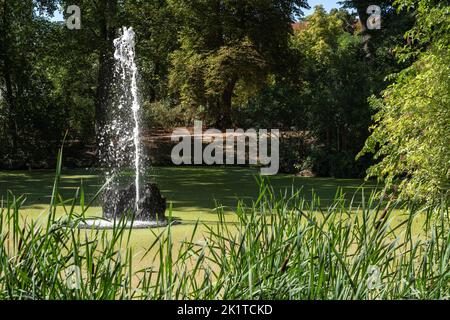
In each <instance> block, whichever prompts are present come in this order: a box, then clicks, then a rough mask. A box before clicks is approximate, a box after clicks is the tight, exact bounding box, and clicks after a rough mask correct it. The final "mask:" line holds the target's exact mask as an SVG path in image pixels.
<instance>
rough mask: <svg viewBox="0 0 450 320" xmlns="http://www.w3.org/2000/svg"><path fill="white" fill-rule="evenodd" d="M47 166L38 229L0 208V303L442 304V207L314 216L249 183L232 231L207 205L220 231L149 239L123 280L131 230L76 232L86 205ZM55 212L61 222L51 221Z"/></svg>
mask: <svg viewBox="0 0 450 320" xmlns="http://www.w3.org/2000/svg"><path fill="white" fill-rule="evenodd" d="M60 158H61V154H60V156H59V160H60ZM58 163H59V165H58V168H57V171H56V177H55V183H54V188H53V194H52V200H51V203H50V206H49V210H48V214H47V215H45V216H43V217H42V219H41V220H39V219H38V220H32V219H26V218H25V219H23V217H22V216H21V215H20V213H19V211H20V207H21V206H22V205H23V203H24V201H25V198H24V197H23V196H19V197H15V196H14V195H13V194H11V193H8V194H7V195H6V198H4V199H3V200H2V206H1V210H0V231H1V237H0V299H448V298H449V297H450V283H449V279H450V278H449V277H450V263H449V259H450V228H449V225H450V221H449V215H448V213H449V212H448V208H449V206H448V203H447V202H446V199H443V200H442V201H441V202H440V203H436V204H433V205H418V204H416V203H414V202H410V203H391V204H390V205H389V206H386V204H385V203H384V202H383V201H380V200H379V197H378V196H377V195H375V194H372V195H371V196H370V197H369V198H368V199H365V198H364V193H362V194H363V195H362V197H363V198H362V199H358V200H361V201H358V202H356V201H346V200H345V197H344V196H343V195H342V194H340V193H339V192H338V193H337V194H336V198H335V200H334V203H333V204H332V205H329V206H327V207H326V208H323V207H322V206H321V205H320V199H318V198H313V199H312V200H310V201H306V200H305V199H304V198H303V197H302V193H301V190H289V191H286V192H285V193H283V194H277V193H276V192H275V191H274V190H273V189H272V188H271V187H270V184H268V183H267V181H265V180H260V181H259V185H260V194H259V197H258V199H257V200H255V201H254V202H253V204H252V205H251V206H246V205H245V204H244V203H243V202H239V203H238V205H237V208H236V210H235V214H236V215H237V223H228V222H227V221H226V218H225V215H224V213H223V211H222V210H221V208H220V206H218V208H217V209H216V211H217V214H218V215H219V222H218V223H217V224H215V225H205V226H204V228H206V232H201V234H199V231H198V230H199V228H198V227H199V226H200V223H198V224H197V225H196V226H194V228H193V230H192V234H191V235H190V236H189V237H187V238H186V239H185V240H184V241H183V242H182V244H181V246H174V243H173V241H174V240H173V237H172V235H171V232H172V230H173V228H176V226H172V225H169V226H168V227H166V228H161V229H153V230H149V239H152V240H149V245H148V248H147V251H146V252H145V253H144V256H151V257H150V258H152V259H150V260H151V261H153V262H151V263H149V265H148V266H145V267H144V268H141V269H138V270H134V269H133V259H135V255H134V254H133V252H132V250H131V249H130V248H129V246H128V244H129V239H130V235H131V232H133V231H132V230H129V229H126V228H125V222H124V221H120V222H118V223H117V226H116V227H115V228H114V229H113V230H91V231H86V230H81V229H79V228H77V225H78V224H79V223H82V222H83V221H84V220H85V218H86V217H85V212H86V210H87V208H88V207H89V205H90V203H87V202H86V199H85V196H84V191H83V187H82V186H81V187H80V188H79V190H77V192H76V194H75V195H74V197H73V198H72V199H62V197H61V196H60V194H59V192H58V190H59V179H60V174H61V161H58ZM99 193H101V190H99ZM354 203H358V205H357V206H356V205H353V204H354ZM57 207H63V208H64V210H65V212H66V214H65V216H64V217H60V218H56V208H57ZM76 208H81V209H80V210H79V212H77V209H76ZM169 215H170V210H169ZM199 236H200V238H201V240H198V239H199ZM174 247H176V248H177V249H176V250H175V249H174Z"/></svg>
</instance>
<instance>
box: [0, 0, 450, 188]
mask: <svg viewBox="0 0 450 320" xmlns="http://www.w3.org/2000/svg"><path fill="white" fill-rule="evenodd" d="M69 4H70V5H72V4H75V5H78V6H80V8H81V9H82V27H81V29H80V30H69V29H67V28H66V27H65V25H64V23H58V22H54V21H51V20H49V18H48V17H49V16H51V15H52V14H53V13H54V11H55V10H56V9H57V8H58V7H61V8H62V9H65V8H66V7H67V6H68V5H69ZM343 4H344V8H353V9H356V13H354V14H350V13H348V12H347V11H346V10H344V9H341V10H333V11H332V12H330V13H327V12H325V11H324V10H323V8H321V7H317V8H316V9H315V12H314V13H313V14H312V15H310V16H308V17H304V16H303V14H302V11H301V10H302V8H305V7H307V1H303V0H285V1H275V0H258V1H256V0H255V1H253V0H252V1H228V0H195V1H184V0H183V1H175V0H173V1H172V0H157V1H144V0H129V1H118V0H99V1H88V0H73V1H72V0H71V1H66V0H47V1H33V0H26V1H23V0H2V1H0V35H1V36H0V37H1V44H0V45H1V47H0V49H1V50H0V91H1V95H0V144H1V146H2V147H1V149H0V167H6V168H26V167H38V168H39V167H50V166H51V165H52V164H53V163H54V160H53V159H54V158H55V155H54V150H56V149H57V145H59V143H60V142H61V139H62V137H63V135H64V132H65V131H68V137H69V141H70V143H71V145H72V146H75V147H76V148H78V149H76V148H75V147H74V148H75V150H71V151H70V152H71V153H72V154H75V155H78V156H79V157H84V155H85V154H88V153H89V154H95V151H96V150H91V149H95V148H94V147H92V146H95V145H96V144H95V138H96V135H97V134H98V132H101V131H102V127H103V125H104V121H105V116H106V110H107V106H108V104H109V103H110V102H111V83H112V82H113V72H112V71H113V57H112V53H113V52H112V51H113V45H112V42H113V39H114V38H115V37H116V36H117V34H118V30H119V28H120V27H121V26H132V27H133V28H134V30H135V32H136V35H137V43H136V50H137V59H138V61H137V62H138V65H139V71H140V77H141V81H140V84H139V85H140V89H141V90H140V91H141V100H142V105H143V119H144V121H143V122H144V123H143V124H142V128H144V131H146V129H166V130H167V129H170V128H172V127H174V126H177V125H192V122H193V120H194V119H201V120H203V121H204V123H205V124H206V125H208V126H217V127H220V128H232V127H236V126H240V127H244V128H249V127H256V128H278V129H281V130H283V131H296V132H301V133H302V136H303V137H307V138H306V139H303V141H300V142H298V143H297V141H295V142H293V143H292V142H289V141H288V139H286V140H285V141H284V142H283V144H282V146H281V147H282V148H283V150H282V153H283V155H284V156H283V159H282V164H281V167H282V169H283V170H285V171H289V172H292V171H293V170H294V168H298V170H307V171H313V172H314V173H316V174H318V175H322V176H335V177H362V176H364V175H365V173H366V169H367V168H368V167H369V166H370V165H374V164H375V165H374V166H372V168H371V169H370V171H369V174H370V175H372V176H378V177H380V178H387V179H388V181H389V183H393V184H395V185H400V187H401V188H402V190H403V187H404V190H405V193H404V194H405V195H407V194H408V195H411V194H413V193H415V188H420V189H422V190H421V191H420V193H421V194H426V195H427V196H428V197H435V195H436V194H438V193H441V191H442V190H443V189H444V190H445V189H446V188H447V186H448V174H449V163H448V159H449V156H448V154H449V151H448V145H449V144H448V141H447V140H446V138H447V137H448V136H450V134H449V128H448V122H449V121H448V109H449V103H448V90H449V82H448V73H449V71H448V59H449V57H448V52H449V49H448V34H449V32H448V31H449V30H448V24H449V23H448V1H432V0H417V1H412V0H402V1H397V2H395V3H394V2H393V1H389V0H374V1H366V0H364V1H353V0H346V1H343ZM369 4H377V5H380V7H381V9H382V12H381V14H382V28H381V29H380V30H368V29H367V28H366V27H365V22H366V20H367V18H368V16H367V13H366V12H365V9H366V7H367V6H368V5H369ZM65 15H66V16H67V15H68V14H67V13H65ZM358 20H359V21H358ZM295 21H297V22H298V23H297V26H296V27H295V26H294V27H293V25H292V23H293V22H295ZM408 30H409V31H408ZM405 34H406V36H405ZM402 70H403V71H402ZM389 75H393V76H390V77H389ZM383 90H384V91H383ZM371 96H373V98H370V97H371ZM369 98H370V99H369ZM369 100H370V101H371V103H369ZM377 112H378V113H377ZM375 113H377V115H376V117H375V119H374V120H375V121H376V123H375V126H374V128H373V129H374V131H373V134H372V136H371V138H370V139H369V140H368V141H367V143H366V147H365V149H364V153H363V154H364V156H363V157H360V158H359V160H355V156H356V155H357V154H358V152H359V151H360V150H361V149H362V148H363V147H364V142H365V140H366V139H367V137H368V136H369V135H370V132H369V127H370V125H371V122H372V116H373V115H374V114H375ZM74 148H72V149H74ZM371 152H374V153H376V159H375V160H373V159H371V158H372V155H371V154H370V153H371ZM52 162H53V163H52ZM79 162H81V163H84V162H82V161H79ZM89 165H92V163H91V162H89ZM294 165H295V166H294ZM398 178H400V179H402V180H401V181H400V182H399V183H397V182H398ZM388 185H389V184H388ZM394 189H396V188H394Z"/></svg>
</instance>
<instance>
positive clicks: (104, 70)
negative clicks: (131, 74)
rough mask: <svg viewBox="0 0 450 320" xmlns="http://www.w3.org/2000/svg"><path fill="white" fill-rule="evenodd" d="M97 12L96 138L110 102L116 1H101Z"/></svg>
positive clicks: (100, 130)
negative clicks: (99, 39) (98, 29)
mask: <svg viewBox="0 0 450 320" xmlns="http://www.w3.org/2000/svg"><path fill="white" fill-rule="evenodd" d="M98 11H99V28H100V38H101V42H102V43H101V47H100V52H99V57H98V59H99V69H98V78H97V81H98V83H97V92H96V98H95V133H96V135H97V137H99V136H100V134H101V133H102V132H103V129H104V126H105V123H106V114H107V110H108V104H109V102H110V91H111V90H110V89H111V83H112V81H113V72H114V57H113V40H114V38H115V37H116V27H115V26H114V24H113V23H112V21H113V20H114V19H115V17H116V15H117V1H116V0H115V1H108V0H102V1H101V2H100V4H99V7H98Z"/></svg>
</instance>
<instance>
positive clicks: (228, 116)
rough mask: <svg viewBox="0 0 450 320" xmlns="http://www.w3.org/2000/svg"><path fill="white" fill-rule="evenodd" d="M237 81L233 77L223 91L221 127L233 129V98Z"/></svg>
mask: <svg viewBox="0 0 450 320" xmlns="http://www.w3.org/2000/svg"><path fill="white" fill-rule="evenodd" d="M236 82H237V80H236V79H235V78H233V79H231V80H230V81H229V82H228V83H227V85H226V86H225V88H224V90H223V93H222V113H221V116H220V119H219V123H218V125H219V126H220V128H221V129H231V127H232V125H233V117H232V98H233V91H234V87H235V86H236Z"/></svg>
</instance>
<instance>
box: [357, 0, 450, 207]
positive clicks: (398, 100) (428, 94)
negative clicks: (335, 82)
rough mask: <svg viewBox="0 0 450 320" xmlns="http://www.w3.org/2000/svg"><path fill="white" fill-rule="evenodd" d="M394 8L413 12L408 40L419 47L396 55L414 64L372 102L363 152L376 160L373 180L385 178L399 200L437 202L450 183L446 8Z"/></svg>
mask: <svg viewBox="0 0 450 320" xmlns="http://www.w3.org/2000/svg"><path fill="white" fill-rule="evenodd" d="M398 3H399V4H400V5H402V6H405V7H407V8H409V9H412V8H415V9H416V10H415V15H416V25H415V27H414V28H413V29H412V30H411V31H410V32H409V33H408V37H410V40H411V42H414V43H417V45H416V46H413V47H405V48H403V49H402V50H400V57H402V58H405V59H406V58H409V57H410V56H411V55H413V56H417V60H416V61H415V62H414V63H413V64H412V65H411V66H410V67H408V68H406V69H404V70H403V71H401V72H400V73H399V74H398V75H395V83H394V84H393V85H391V86H390V87H389V88H387V89H386V90H385V91H384V92H383V98H381V99H373V100H372V105H373V106H374V107H375V108H376V109H377V110H378V113H377V115H376V116H375V121H376V123H375V125H374V126H373V133H372V135H371V136H370V138H369V139H368V141H367V143H366V146H365V148H364V150H363V151H364V152H376V157H377V158H378V159H380V162H379V163H377V164H376V165H374V166H373V167H371V168H370V170H369V174H370V175H371V176H378V177H380V178H384V180H386V182H387V183H388V186H394V187H395V188H397V189H398V190H399V191H400V193H401V195H402V196H408V197H411V196H412V197H419V198H425V199H428V200H430V199H436V198H439V197H440V196H441V195H443V194H445V193H448V188H449V179H450V134H449V133H450V77H449V75H450V67H449V66H450V16H449V15H448V12H449V3H448V1H407V0H404V1H398ZM413 6H414V7H413ZM447 196H448V194H447Z"/></svg>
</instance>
